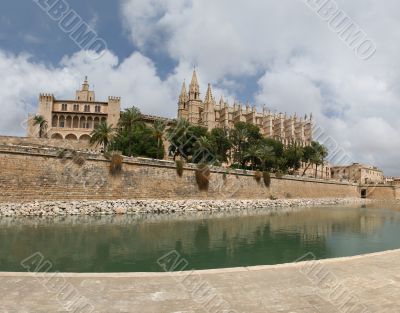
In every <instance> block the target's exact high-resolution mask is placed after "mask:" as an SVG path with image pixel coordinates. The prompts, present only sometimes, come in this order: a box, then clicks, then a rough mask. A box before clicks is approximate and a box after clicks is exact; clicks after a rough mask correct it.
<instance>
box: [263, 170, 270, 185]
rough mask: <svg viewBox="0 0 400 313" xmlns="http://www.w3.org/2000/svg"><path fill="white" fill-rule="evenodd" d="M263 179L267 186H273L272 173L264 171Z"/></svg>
mask: <svg viewBox="0 0 400 313" xmlns="http://www.w3.org/2000/svg"><path fill="white" fill-rule="evenodd" d="M263 179H264V184H265V186H266V187H268V188H269V186H271V174H270V173H269V172H263Z"/></svg>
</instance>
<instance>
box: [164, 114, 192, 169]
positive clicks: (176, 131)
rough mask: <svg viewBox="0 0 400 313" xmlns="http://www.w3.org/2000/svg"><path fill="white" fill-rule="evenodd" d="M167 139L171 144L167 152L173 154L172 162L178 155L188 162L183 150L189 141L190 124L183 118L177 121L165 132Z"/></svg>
mask: <svg viewBox="0 0 400 313" xmlns="http://www.w3.org/2000/svg"><path fill="white" fill-rule="evenodd" d="M167 139H168V141H169V142H170V143H171V146H170V148H169V150H170V151H171V152H172V153H173V154H174V161H175V159H176V157H177V156H178V155H180V156H181V157H183V158H184V159H185V160H186V161H188V154H187V153H186V152H187V151H185V148H186V143H188V141H189V140H190V123H189V122H188V121H187V120H186V119H184V118H181V119H179V120H178V121H177V122H176V123H175V125H174V126H172V127H170V128H169V129H168V130H167Z"/></svg>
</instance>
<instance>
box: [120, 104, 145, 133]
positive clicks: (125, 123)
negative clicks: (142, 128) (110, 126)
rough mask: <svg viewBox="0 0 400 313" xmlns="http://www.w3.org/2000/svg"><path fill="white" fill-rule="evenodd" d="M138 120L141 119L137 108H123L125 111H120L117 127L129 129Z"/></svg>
mask: <svg viewBox="0 0 400 313" xmlns="http://www.w3.org/2000/svg"><path fill="white" fill-rule="evenodd" d="M140 121H142V113H140V110H139V109H138V108H136V107H132V108H129V109H125V111H124V112H122V113H121V116H120V119H119V122H118V127H119V128H124V129H127V130H131V129H132V128H133V127H134V125H135V124H136V123H138V122H140Z"/></svg>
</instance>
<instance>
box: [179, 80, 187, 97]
mask: <svg viewBox="0 0 400 313" xmlns="http://www.w3.org/2000/svg"><path fill="white" fill-rule="evenodd" d="M186 100H187V92H186V81H185V80H184V81H183V83H182V90H181V94H180V95H179V102H180V103H185V102H186Z"/></svg>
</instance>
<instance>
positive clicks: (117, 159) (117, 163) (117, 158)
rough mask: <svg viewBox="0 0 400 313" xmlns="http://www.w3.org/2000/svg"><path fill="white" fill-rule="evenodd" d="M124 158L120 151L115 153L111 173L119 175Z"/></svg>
mask: <svg viewBox="0 0 400 313" xmlns="http://www.w3.org/2000/svg"><path fill="white" fill-rule="evenodd" d="M123 161H124V158H123V157H122V155H120V154H119V153H113V154H112V156H111V161H110V174H111V175H113V176H114V175H118V174H119V173H121V171H122V162H123Z"/></svg>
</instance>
